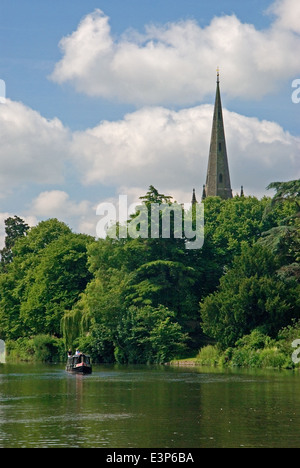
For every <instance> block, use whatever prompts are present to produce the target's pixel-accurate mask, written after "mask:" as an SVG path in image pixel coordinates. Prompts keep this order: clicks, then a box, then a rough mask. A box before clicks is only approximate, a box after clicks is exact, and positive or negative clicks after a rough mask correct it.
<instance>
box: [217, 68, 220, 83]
mask: <svg viewBox="0 0 300 468" xmlns="http://www.w3.org/2000/svg"><path fill="white" fill-rule="evenodd" d="M217 83H220V68H219V67H217Z"/></svg>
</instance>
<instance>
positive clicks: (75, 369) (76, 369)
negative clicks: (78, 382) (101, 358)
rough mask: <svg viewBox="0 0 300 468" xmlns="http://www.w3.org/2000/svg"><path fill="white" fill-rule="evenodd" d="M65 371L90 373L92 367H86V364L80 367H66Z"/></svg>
mask: <svg viewBox="0 0 300 468" xmlns="http://www.w3.org/2000/svg"><path fill="white" fill-rule="evenodd" d="M66 371H67V372H71V373H72V374H91V373H92V368H91V367H87V366H81V367H71V368H70V367H68V366H67V367H66Z"/></svg>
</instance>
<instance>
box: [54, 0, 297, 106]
mask: <svg viewBox="0 0 300 468" xmlns="http://www.w3.org/2000/svg"><path fill="white" fill-rule="evenodd" d="M270 12H272V13H273V15H275V18H274V21H273V23H272V24H271V26H270V27H269V28H268V29H265V30H257V29H256V28H255V27H254V25H251V24H247V23H242V22H241V21H240V20H239V19H238V18H237V17H236V16H235V15H231V16H220V17H215V18H213V19H212V21H211V23H210V24H209V25H208V26H206V27H203V28H202V27H200V26H199V25H198V24H197V22H196V21H192V20H189V21H179V22H177V23H169V24H166V25H164V26H154V25H148V26H146V27H145V32H144V33H143V34H141V33H138V32H136V31H130V32H127V33H125V34H124V35H123V36H121V37H120V38H118V39H116V38H115V37H113V35H112V32H111V29H110V25H109V18H108V17H107V16H106V15H105V14H104V13H103V12H102V11H101V10H99V9H97V10H95V11H94V12H93V13H91V14H89V15H87V16H86V17H85V18H84V19H83V20H82V21H81V22H80V24H79V25H78V28H77V29H76V31H74V32H73V33H72V34H70V35H69V36H67V37H64V38H63V39H62V40H61V42H60V47H61V50H62V53H63V57H62V59H61V61H60V62H58V63H57V64H56V66H55V69H54V71H53V73H52V75H51V77H52V79H53V80H54V81H56V82H58V83H64V82H70V83H72V84H73V85H74V86H75V88H76V90H77V91H79V92H82V93H85V94H87V95H90V96H99V97H104V98H109V99H112V98H113V99H118V100H120V101H123V102H130V103H133V104H136V105H166V104H170V103H172V104H179V105H187V104H188V105H191V104H195V103H196V102H199V101H200V100H201V99H203V98H205V97H206V96H207V95H208V93H211V92H212V91H213V86H214V83H213V80H212V73H214V70H215V68H216V66H217V65H218V66H220V67H221V70H222V69H223V70H224V75H222V84H223V90H224V92H226V93H227V94H228V96H230V97H242V98H249V99H251V98H260V97H262V96H264V95H265V94H267V93H270V92H272V91H274V90H275V89H276V88H277V87H278V86H279V84H280V83H281V82H282V81H283V80H286V79H290V78H292V77H294V76H295V75H296V74H297V73H299V72H300V57H299V54H297V52H296V51H298V50H299V48H300V37H299V34H297V33H299V28H300V27H299V14H300V12H299V2H298V0H281V1H277V2H275V3H274V4H273V5H272V8H271V9H270Z"/></svg>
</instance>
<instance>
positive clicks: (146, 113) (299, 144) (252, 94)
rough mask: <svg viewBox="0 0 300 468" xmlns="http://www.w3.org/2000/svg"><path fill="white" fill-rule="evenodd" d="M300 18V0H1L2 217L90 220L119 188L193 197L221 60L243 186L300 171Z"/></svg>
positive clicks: (78, 224)
mask: <svg viewBox="0 0 300 468" xmlns="http://www.w3.org/2000/svg"><path fill="white" fill-rule="evenodd" d="M299 25H300V7H299V2H298V1H297V0H278V1H275V2H272V1H270V0H268V1H267V0H260V1H258V0H251V1H244V2H241V1H238V0H219V1H217V0H216V1H214V2H208V1H199V0H184V1H183V0H126V1H124V0H110V1H108V0H103V1H101V0H99V1H93V0H87V1H84V2H82V1H81V0H72V1H71V0H63V1H61V0H51V1H50V0H30V1H26V2H24V0H1V2H0V50H1V53H0V79H3V80H5V83H6V97H7V102H6V103H5V104H0V137H1V140H2V142H3V145H2V154H1V155H0V178H1V180H0V183H1V187H2V189H1V190H0V222H2V223H3V219H5V217H6V216H7V215H12V214H18V215H19V216H23V217H25V218H26V219H27V220H28V222H30V223H31V224H34V223H36V222H38V221H39V220H41V219H47V218H48V217H52V216H56V217H58V218H59V219H61V220H62V221H65V222H67V223H68V224H70V225H71V227H73V228H74V230H76V231H85V232H89V233H91V234H93V232H94V229H95V225H96V222H97V218H96V215H95V207H96V205H97V204H98V203H100V202H103V201H107V200H110V201H116V200H117V196H118V194H120V193H126V194H128V197H129V198H130V200H133V199H136V198H137V197H138V196H140V195H143V194H144V193H145V192H146V190H147V188H148V186H149V185H150V184H153V185H156V186H157V187H158V188H159V190H160V191H164V192H165V193H168V194H171V195H173V196H174V197H175V198H176V199H177V200H179V201H183V202H184V201H190V194H191V193H192V188H193V187H196V190H197V192H198V193H200V192H201V187H202V184H203V183H204V182H205V172H206V165H207V157H208V144H209V137H210V128H211V119H212V108H211V106H212V104H213V101H214V93H215V73H216V67H217V66H220V72H221V92H222V101H223V107H224V109H225V113H224V118H225V131H226V136H227V146H228V148H227V150H228V157H229V164H230V170H231V179H232V186H233V189H234V191H235V192H237V191H238V190H239V187H240V185H244V187H245V192H246V194H249V195H255V196H258V197H260V196H263V195H264V194H265V193H266V190H265V188H266V185H268V183H270V182H271V181H273V180H274V179H276V180H281V179H282V180H288V179H292V178H298V177H299V149H300V140H299V138H300V131H299V111H300V103H299V104H295V103H293V102H292V99H291V95H292V92H293V88H292V82H293V80H295V79H297V78H300V54H299V48H300V26H299ZM63 38H64V39H63ZM186 198H187V199H186ZM2 232H3V229H2ZM0 235H1V228H0Z"/></svg>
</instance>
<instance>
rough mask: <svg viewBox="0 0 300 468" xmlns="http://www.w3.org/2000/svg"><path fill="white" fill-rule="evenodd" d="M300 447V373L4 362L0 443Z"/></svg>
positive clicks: (0, 383)
mask: <svg viewBox="0 0 300 468" xmlns="http://www.w3.org/2000/svg"><path fill="white" fill-rule="evenodd" d="M22 447H23V448H51V447H54V448H60V447H62V448H63V447H69V448H177V449H179V448H222V447H224V448H225V447H228V448H229V447H246V448H247V447H284V448H296V447H297V448H300V372H298V371H296V372H293V371H282V372H279V371H241V370H238V371H233V370H227V371H220V370H213V369H203V368H179V367H169V366H158V367H147V366H131V367H127V366H94V369H93V374H92V375H88V376H78V375H77V376H76V375H72V374H68V373H66V372H65V370H64V366H62V365H33V364H18V365H17V364H3V365H1V364H0V448H22Z"/></svg>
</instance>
